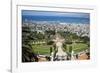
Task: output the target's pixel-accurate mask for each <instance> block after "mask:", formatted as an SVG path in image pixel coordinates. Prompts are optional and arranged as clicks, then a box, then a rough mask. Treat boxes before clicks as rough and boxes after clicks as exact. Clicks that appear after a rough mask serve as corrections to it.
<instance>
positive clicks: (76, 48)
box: [67, 43, 89, 53]
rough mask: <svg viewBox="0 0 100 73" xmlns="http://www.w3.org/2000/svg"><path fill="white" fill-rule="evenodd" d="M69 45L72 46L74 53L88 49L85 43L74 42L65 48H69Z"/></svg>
mask: <svg viewBox="0 0 100 73" xmlns="http://www.w3.org/2000/svg"><path fill="white" fill-rule="evenodd" d="M69 46H72V49H73V50H74V52H75V53H78V52H81V51H84V50H86V49H89V47H88V46H87V44H84V43H75V44H72V45H67V49H68V48H69Z"/></svg>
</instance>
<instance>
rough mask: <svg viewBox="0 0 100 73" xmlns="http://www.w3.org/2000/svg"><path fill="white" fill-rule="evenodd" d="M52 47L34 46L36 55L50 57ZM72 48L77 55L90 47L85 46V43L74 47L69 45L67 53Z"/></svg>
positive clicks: (76, 44)
mask: <svg viewBox="0 0 100 73" xmlns="http://www.w3.org/2000/svg"><path fill="white" fill-rule="evenodd" d="M51 46H52V45H44V44H43V45H42V44H41V45H33V46H32V47H33V50H34V51H35V53H38V54H41V55H50V47H51ZM70 46H72V49H73V50H74V52H75V53H78V52H81V51H83V50H86V49H88V48H89V47H88V46H87V45H86V44H84V43H75V44H72V45H67V51H68V49H69V47H70Z"/></svg>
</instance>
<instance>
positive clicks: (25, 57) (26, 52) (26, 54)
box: [22, 26, 38, 62]
mask: <svg viewBox="0 0 100 73" xmlns="http://www.w3.org/2000/svg"><path fill="white" fill-rule="evenodd" d="M33 40H34V37H33V34H32V31H31V28H30V27H29V26H24V27H22V62H34V61H38V58H37V55H36V54H35V53H34V51H33V48H32V42H33Z"/></svg>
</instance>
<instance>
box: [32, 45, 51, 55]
mask: <svg viewBox="0 0 100 73" xmlns="http://www.w3.org/2000/svg"><path fill="white" fill-rule="evenodd" d="M32 47H33V50H34V51H35V53H38V54H41V55H45V54H46V55H49V54H50V47H51V46H50V45H33V46H32Z"/></svg>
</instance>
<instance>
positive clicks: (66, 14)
mask: <svg viewBox="0 0 100 73" xmlns="http://www.w3.org/2000/svg"><path fill="white" fill-rule="evenodd" d="M22 15H31V16H59V17H78V18H89V17H90V16H89V13H79V12H77V13H76V12H51V11H34V10H22Z"/></svg>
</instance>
